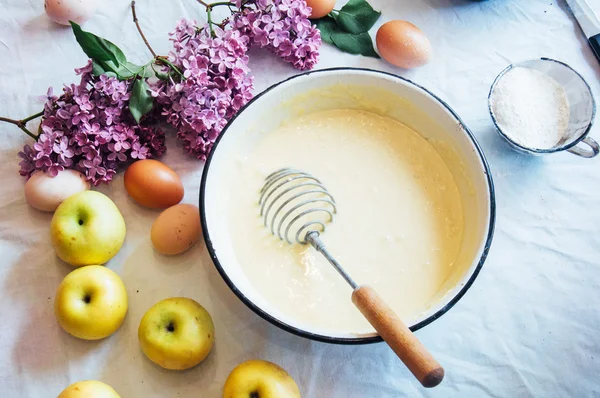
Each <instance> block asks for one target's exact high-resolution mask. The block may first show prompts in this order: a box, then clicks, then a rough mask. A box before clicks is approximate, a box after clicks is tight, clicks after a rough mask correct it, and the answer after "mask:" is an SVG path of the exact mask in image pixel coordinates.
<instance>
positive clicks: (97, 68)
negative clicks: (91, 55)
mask: <svg viewBox="0 0 600 398" xmlns="http://www.w3.org/2000/svg"><path fill="white" fill-rule="evenodd" d="M92 73H93V74H94V76H100V75H102V74H104V73H106V70H105V69H104V67H103V66H102V65H100V64H99V63H98V62H96V61H92Z"/></svg>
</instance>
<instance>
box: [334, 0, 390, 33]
mask: <svg viewBox="0 0 600 398" xmlns="http://www.w3.org/2000/svg"><path fill="white" fill-rule="evenodd" d="M380 16H381V12H380V11H375V10H374V9H373V7H371V5H370V4H369V3H368V2H367V1H366V0H349V1H348V3H347V4H346V5H345V6H343V7H342V9H341V10H340V11H339V13H338V14H335V21H336V22H337V24H338V25H339V26H340V27H341V28H342V29H343V30H345V31H346V32H350V33H356V34H358V33H364V32H367V31H368V30H369V29H371V28H372V27H373V25H375V22H377V20H378V19H379V17H380Z"/></svg>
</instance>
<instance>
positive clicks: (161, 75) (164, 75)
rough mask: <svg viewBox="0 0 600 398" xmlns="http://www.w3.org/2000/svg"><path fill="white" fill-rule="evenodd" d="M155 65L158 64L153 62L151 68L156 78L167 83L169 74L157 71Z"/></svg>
mask: <svg viewBox="0 0 600 398" xmlns="http://www.w3.org/2000/svg"><path fill="white" fill-rule="evenodd" d="M155 65H156V63H154V62H153V63H152V64H151V65H150V66H151V68H152V70H153V71H154V75H155V76H156V77H157V78H158V79H160V80H163V81H167V80H169V73H167V72H161V71H160V70H157V69H156V68H155V67H154V66H155Z"/></svg>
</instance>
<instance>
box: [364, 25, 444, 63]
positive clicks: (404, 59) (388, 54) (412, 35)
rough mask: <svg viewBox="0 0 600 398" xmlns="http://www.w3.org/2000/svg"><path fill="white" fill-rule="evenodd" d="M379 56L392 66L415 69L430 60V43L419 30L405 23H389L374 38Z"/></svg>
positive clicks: (382, 26)
mask: <svg viewBox="0 0 600 398" xmlns="http://www.w3.org/2000/svg"><path fill="white" fill-rule="evenodd" d="M375 41H376V43H377V49H378V50H379V54H381V56H382V57H383V59H385V60H386V61H388V62H389V63H390V64H392V65H396V66H399V67H401V68H406V69H410V68H417V67H419V66H423V65H425V64H426V63H427V62H429V59H430V58H431V53H432V49H431V43H430V42H429V39H428V38H427V36H425V34H424V33H423V32H422V31H421V29H419V28H417V27H416V26H415V25H413V24H411V23H410V22H407V21H399V20H395V21H389V22H386V23H384V24H383V25H381V27H380V28H379V30H378V31H377V36H376V38H375Z"/></svg>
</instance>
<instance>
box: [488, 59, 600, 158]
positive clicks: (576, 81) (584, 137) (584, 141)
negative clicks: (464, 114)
mask: <svg viewBox="0 0 600 398" xmlns="http://www.w3.org/2000/svg"><path fill="white" fill-rule="evenodd" d="M516 67H523V68H530V69H535V70H537V71H539V72H542V73H544V74H546V75H547V76H550V77H551V78H553V79H554V80H555V81H556V82H558V84H560V85H561V86H562V87H563V89H564V90H565V93H566V94H567V99H568V101H569V114H570V116H569V125H568V127H567V130H566V131H565V133H564V134H563V137H562V139H561V140H560V141H559V142H558V143H557V144H556V145H555V146H554V147H552V148H545V149H541V148H533V147H527V146H524V145H523V144H520V143H517V142H515V141H514V140H513V139H511V138H510V135H508V134H506V132H504V131H502V128H501V127H500V126H499V125H498V121H497V119H496V115H495V114H494V109H493V106H492V104H493V102H494V95H495V89H496V86H497V85H498V82H500V80H502V78H503V77H504V76H505V75H506V73H508V72H509V71H510V70H511V69H513V68H516ZM488 108H489V111H490V115H491V116H492V120H493V122H494V126H495V127H496V131H497V132H498V134H499V135H500V136H501V137H502V138H503V139H504V140H506V141H507V142H508V143H509V144H510V145H511V146H512V147H513V148H514V149H516V150H518V151H520V152H525V153H529V154H534V155H541V154H546V153H554V152H560V151H568V152H570V153H573V154H575V155H578V156H581V157H584V158H593V157H595V156H596V155H598V153H599V152H600V146H599V145H598V143H597V142H596V141H595V140H594V139H593V138H591V137H589V136H588V134H589V132H590V129H591V128H592V125H593V124H594V118H595V116H596V101H595V100H594V96H593V95H592V90H591V89H590V86H589V85H588V84H587V82H586V81H585V79H584V78H583V77H582V76H581V75H580V74H579V73H577V72H576V71H575V70H574V69H573V68H571V67H570V66H569V65H567V64H565V63H563V62H560V61H556V60H554V59H550V58H539V59H532V60H529V61H524V62H519V63H516V64H512V65H509V66H508V67H507V68H506V69H504V70H503V71H502V72H500V74H499V75H498V76H497V77H496V79H495V80H494V83H493V84H492V87H491V89H490V93H489V95H488Z"/></svg>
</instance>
